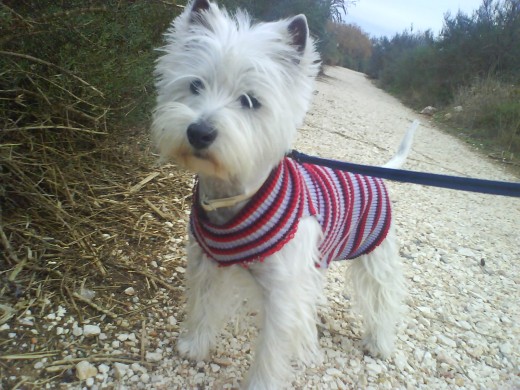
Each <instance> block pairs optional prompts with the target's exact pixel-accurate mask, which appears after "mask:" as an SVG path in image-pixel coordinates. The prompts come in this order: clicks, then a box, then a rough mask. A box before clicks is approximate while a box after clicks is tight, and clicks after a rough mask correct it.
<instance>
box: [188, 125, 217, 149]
mask: <svg viewBox="0 0 520 390" xmlns="http://www.w3.org/2000/svg"><path fill="white" fill-rule="evenodd" d="M217 134H218V132H217V130H216V129H215V128H214V127H212V126H211V125H209V124H208V123H207V122H196V123H192V124H191V125H189V126H188V130H187V136H188V141H189V142H190V145H191V146H193V147H194V148H195V149H197V150H201V149H206V148H207V147H209V146H210V145H211V144H212V143H213V141H215V139H216V138H217Z"/></svg>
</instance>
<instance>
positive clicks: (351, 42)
mask: <svg viewBox="0 0 520 390" xmlns="http://www.w3.org/2000/svg"><path fill="white" fill-rule="evenodd" d="M326 32H327V45H326V46H325V49H324V51H323V53H322V57H323V60H324V62H325V63H327V64H329V65H339V66H344V67H346V68H350V69H354V70H358V71H359V70H363V69H364V68H365V67H366V64H367V62H368V60H369V59H370V56H371V54H372V42H371V41H370V39H369V37H368V35H367V34H366V33H365V32H363V31H362V30H361V28H360V27H359V26H356V25H353V24H343V23H337V22H333V21H329V22H328V23H327V28H326Z"/></svg>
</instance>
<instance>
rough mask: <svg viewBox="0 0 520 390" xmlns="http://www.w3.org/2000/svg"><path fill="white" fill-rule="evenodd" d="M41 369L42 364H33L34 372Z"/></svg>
mask: <svg viewBox="0 0 520 390" xmlns="http://www.w3.org/2000/svg"><path fill="white" fill-rule="evenodd" d="M42 368H43V362H37V363H35V364H34V369H35V370H41V369H42Z"/></svg>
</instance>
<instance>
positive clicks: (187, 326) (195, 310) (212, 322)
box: [177, 239, 237, 361]
mask: <svg viewBox="0 0 520 390" xmlns="http://www.w3.org/2000/svg"><path fill="white" fill-rule="evenodd" d="M235 272H237V271H236V270H230V269H227V268H222V267H219V266H218V265H217V264H216V263H215V262H213V261H211V260H209V259H208V258H207V257H206V256H205V255H204V254H203V252H202V250H201V248H200V247H199V245H198V244H197V243H196V242H195V241H194V240H193V239H192V240H191V241H190V244H189V245H188V266H187V269H186V294H187V301H186V319H185V321H184V322H183V326H182V328H183V333H182V334H181V336H180V338H179V341H178V345H177V348H178V350H179V352H180V353H181V355H183V356H186V357H188V358H190V359H194V360H197V361H200V360H203V359H206V358H207V357H208V356H209V353H210V351H211V349H212V348H213V347H214V345H215V341H216V338H217V336H218V334H219V332H220V330H221V328H222V327H223V325H224V322H225V320H226V319H228V316H229V315H231V314H232V312H233V311H234V310H235V309H236V305H237V303H236V302H237V297H236V294H235V290H234V288H233V282H232V281H231V279H232V278H233V274H234V273H235ZM235 276H236V275H235Z"/></svg>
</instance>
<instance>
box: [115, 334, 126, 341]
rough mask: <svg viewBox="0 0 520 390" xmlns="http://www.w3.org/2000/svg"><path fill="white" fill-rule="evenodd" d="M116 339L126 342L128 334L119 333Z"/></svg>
mask: <svg viewBox="0 0 520 390" xmlns="http://www.w3.org/2000/svg"><path fill="white" fill-rule="evenodd" d="M117 339H118V340H119V341H126V340H128V334H127V333H121V334H119V335H118V336H117Z"/></svg>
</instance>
